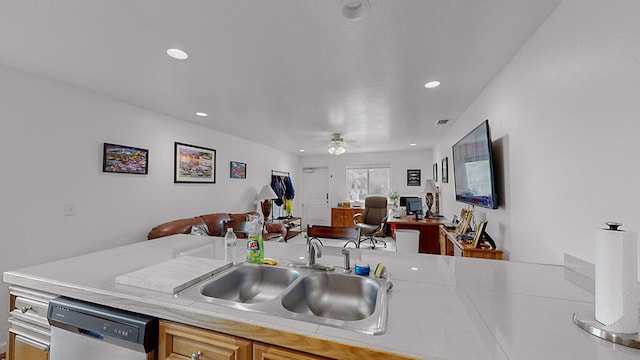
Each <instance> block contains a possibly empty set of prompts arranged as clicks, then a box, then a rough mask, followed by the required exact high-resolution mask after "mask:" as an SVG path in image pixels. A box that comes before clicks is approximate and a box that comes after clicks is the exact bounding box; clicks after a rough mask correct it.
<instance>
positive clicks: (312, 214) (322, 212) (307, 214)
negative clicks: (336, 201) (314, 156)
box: [302, 167, 331, 229]
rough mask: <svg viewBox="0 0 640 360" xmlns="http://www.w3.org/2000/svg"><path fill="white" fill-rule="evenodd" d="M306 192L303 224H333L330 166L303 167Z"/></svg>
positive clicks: (303, 199) (303, 203)
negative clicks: (330, 200)
mask: <svg viewBox="0 0 640 360" xmlns="http://www.w3.org/2000/svg"><path fill="white" fill-rule="evenodd" d="M302 181H303V183H304V190H303V192H304V194H303V198H302V226H303V229H306V228H307V224H313V225H327V226H330V225H331V209H330V208H329V168H326V167H324V168H304V169H302Z"/></svg>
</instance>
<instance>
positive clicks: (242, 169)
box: [229, 161, 247, 179]
mask: <svg viewBox="0 0 640 360" xmlns="http://www.w3.org/2000/svg"><path fill="white" fill-rule="evenodd" d="M229 168H230V169H229V177H231V178H232V179H246V178H247V164H246V163H243V162H237V161H231V162H230V165H229Z"/></svg>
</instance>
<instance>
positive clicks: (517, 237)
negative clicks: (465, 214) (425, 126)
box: [434, 0, 640, 264]
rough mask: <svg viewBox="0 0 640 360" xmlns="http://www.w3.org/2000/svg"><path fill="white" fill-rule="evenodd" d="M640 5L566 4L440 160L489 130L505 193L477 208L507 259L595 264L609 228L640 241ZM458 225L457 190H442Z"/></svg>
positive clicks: (457, 128) (478, 104)
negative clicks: (473, 133)
mask: <svg viewBox="0 0 640 360" xmlns="http://www.w3.org/2000/svg"><path fill="white" fill-rule="evenodd" d="M639 14H640V2H637V1H634V0H615V1H598V0H565V1H563V2H562V4H561V5H560V6H559V7H558V8H557V10H556V11H555V12H554V13H553V14H552V15H551V17H550V18H549V19H548V20H547V21H546V22H545V23H544V24H543V25H542V26H541V27H540V29H539V30H538V31H537V33H536V34H535V35H534V36H533V37H532V38H531V39H530V40H529V41H528V43H527V44H526V45H525V46H524V47H523V49H522V50H521V51H520V52H519V53H518V54H517V56H515V58H514V59H513V60H512V61H511V62H510V63H509V64H508V65H507V66H506V67H505V69H504V70H503V71H502V72H501V73H500V74H499V75H498V76H496V78H495V79H494V80H493V81H492V83H491V84H490V85H489V86H488V87H487V88H486V89H485V90H484V92H483V93H482V94H481V95H480V96H479V97H478V98H477V99H476V100H475V102H474V103H473V104H472V106H471V107H469V109H468V110H467V111H466V112H465V113H464V114H463V115H462V117H461V118H460V119H458V120H457V121H456V123H455V124H454V125H453V126H452V128H451V129H450V131H449V132H448V133H447V134H446V136H445V137H444V138H443V139H442V140H441V141H440V143H439V144H438V146H437V148H436V149H435V150H434V152H435V155H436V156H435V157H434V158H436V159H440V158H441V157H442V156H447V155H448V156H451V145H452V144H453V143H455V142H456V141H457V140H458V139H460V138H461V137H462V136H464V135H465V134H466V133H467V132H469V131H470V130H472V129H473V128H474V127H475V126H476V125H478V124H479V123H480V122H481V121H483V120H484V119H489V123H490V126H491V130H492V136H493V140H494V149H496V150H497V155H498V156H497V161H496V162H497V165H498V168H499V173H500V178H501V185H500V188H502V193H501V195H502V200H501V203H502V204H501V206H500V209H498V210H484V209H481V208H476V213H477V214H478V215H479V217H480V218H481V219H483V218H486V219H487V220H489V224H488V231H489V233H490V234H491V235H493V237H494V238H497V239H498V240H499V242H500V244H499V245H501V246H503V247H504V248H505V249H506V250H507V252H508V253H509V256H510V259H511V260H515V261H527V262H537V263H551V264H561V263H562V260H563V258H562V257H563V253H565V252H566V253H569V254H571V255H574V256H577V257H580V258H583V259H585V260H587V261H590V262H593V261H594V257H595V256H594V229H596V228H600V227H603V226H604V224H603V223H604V222H605V221H607V220H616V221H619V222H622V223H624V228H626V229H628V230H633V231H640V217H639V216H638V215H639V211H638V209H639V208H638V207H639V205H638V204H640V192H639V191H638V178H639V177H640V162H639V161H638V154H640V141H638V136H639V135H640V115H639V114H640V60H639V59H640V46H639V42H638V34H640V22H639V21H638V15H639ZM442 191H443V195H444V208H445V212H446V214H447V215H448V216H449V217H451V215H453V214H454V213H459V209H460V208H461V207H462V204H460V203H456V202H455V194H454V188H453V182H450V183H449V184H445V185H444V186H443V187H442Z"/></svg>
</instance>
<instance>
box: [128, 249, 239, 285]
mask: <svg viewBox="0 0 640 360" xmlns="http://www.w3.org/2000/svg"><path fill="white" fill-rule="evenodd" d="M231 265H233V263H232V262H231V261H226V260H219V259H207V258H199V257H194V256H181V257H177V258H175V259H171V260H169V261H165V262H162V263H159V264H156V265H152V266H149V267H146V268H142V269H140V270H136V271H133V272H130V273H128V274H124V275H120V276H118V277H116V284H123V285H130V286H136V287H141V288H145V289H149V290H155V291H161V292H165V293H169V294H175V293H177V292H178V291H181V290H184V289H186V288H188V287H189V286H191V285H193V284H195V283H197V282H199V281H200V280H203V279H205V278H207V277H210V276H213V275H214V274H217V273H219V272H221V271H223V270H225V269H227V268H229V267H231Z"/></svg>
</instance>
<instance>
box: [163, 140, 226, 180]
mask: <svg viewBox="0 0 640 360" xmlns="http://www.w3.org/2000/svg"><path fill="white" fill-rule="evenodd" d="M173 165H174V166H173V173H174V175H173V182H174V183H208V184H215V183H216V151H215V150H214V149H208V148H204V147H200V146H195V145H189V144H183V143H179V142H176V143H175V145H174V163H173Z"/></svg>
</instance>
